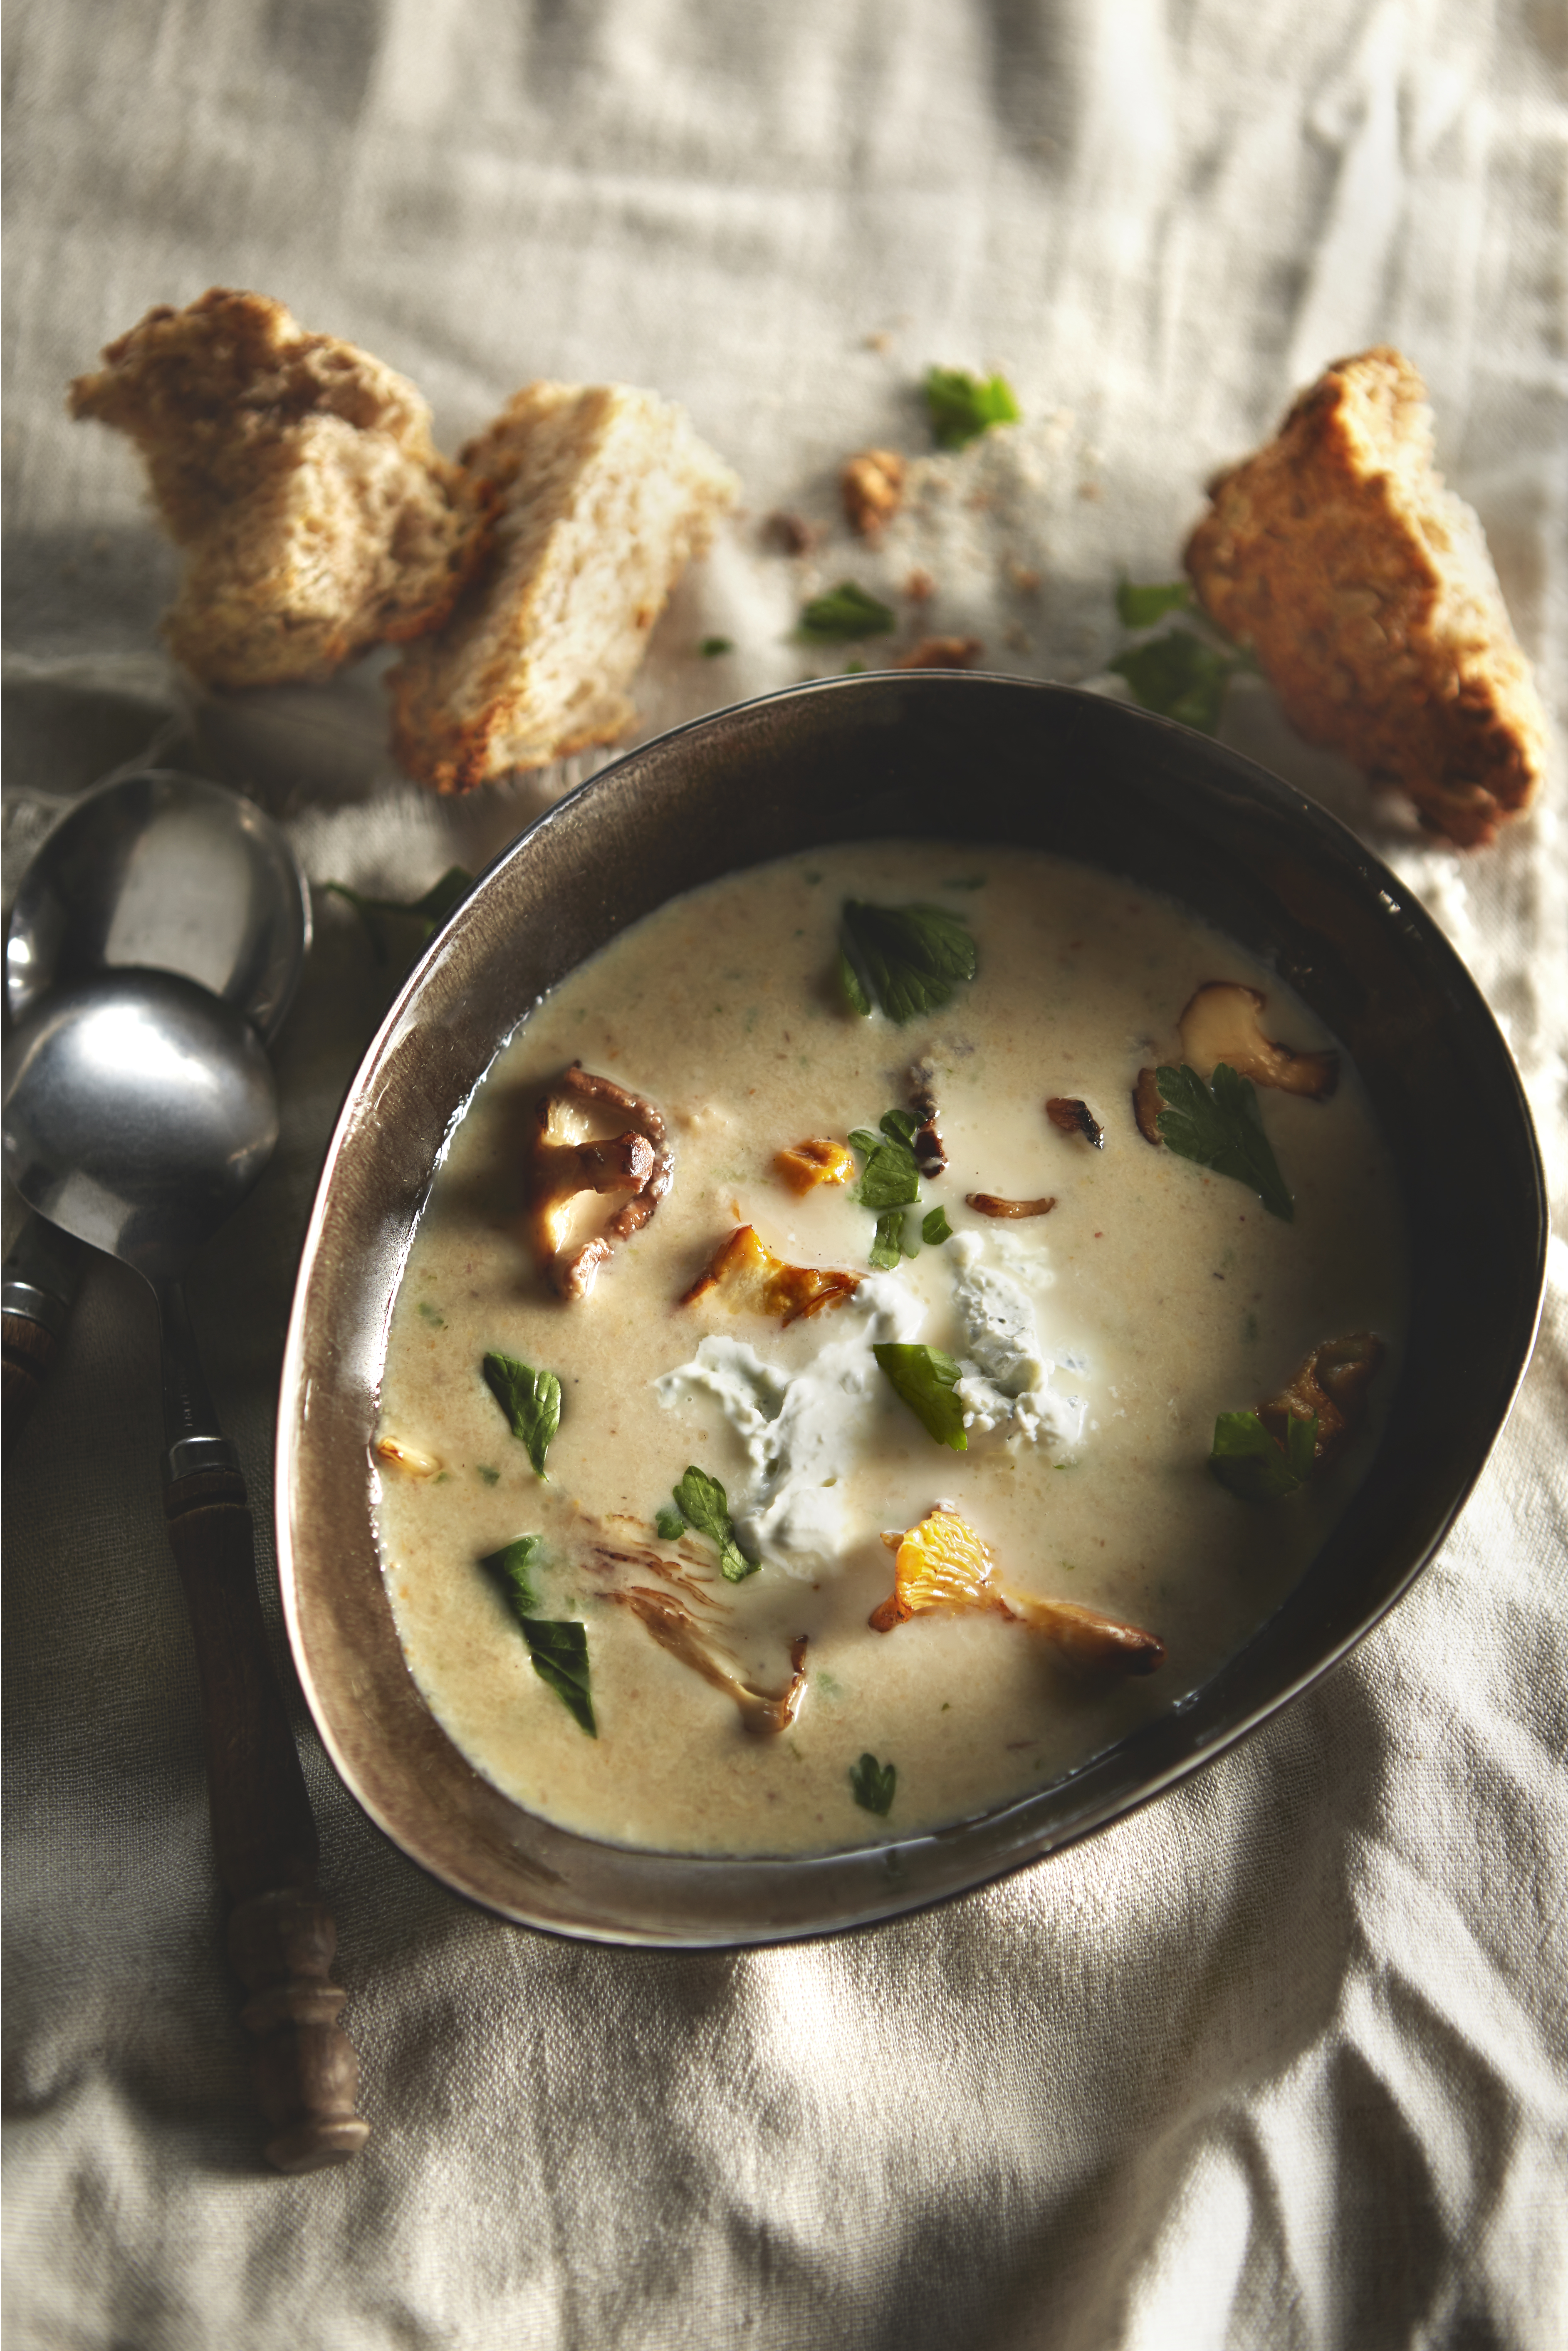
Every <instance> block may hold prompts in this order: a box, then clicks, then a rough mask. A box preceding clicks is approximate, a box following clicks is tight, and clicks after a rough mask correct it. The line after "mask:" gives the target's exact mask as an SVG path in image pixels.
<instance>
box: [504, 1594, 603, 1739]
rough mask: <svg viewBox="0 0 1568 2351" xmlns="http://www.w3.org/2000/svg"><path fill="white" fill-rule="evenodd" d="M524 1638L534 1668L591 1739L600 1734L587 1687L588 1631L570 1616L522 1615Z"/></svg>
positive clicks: (591, 1696) (519, 1620) (591, 1698)
mask: <svg viewBox="0 0 1568 2351" xmlns="http://www.w3.org/2000/svg"><path fill="white" fill-rule="evenodd" d="M517 1621H518V1623H519V1624H520V1625H522V1627H523V1638H524V1640H525V1641H526V1642H527V1644H528V1652H529V1655H530V1656H532V1658H533V1660H534V1671H535V1673H536V1674H537V1675H538V1677H539V1679H540V1680H541V1681H542V1682H548V1684H549V1686H550V1687H551V1688H552V1689H553V1690H554V1691H555V1693H556V1697H557V1698H559V1699H560V1701H561V1703H562V1705H563V1706H565V1707H567V1708H570V1710H571V1712H572V1713H573V1714H574V1715H575V1716H576V1719H577V1720H578V1721H579V1722H580V1723H581V1724H582V1726H583V1729H585V1730H586V1731H587V1734H588V1737H589V1738H590V1739H597V1737H598V1735H599V1731H598V1725H597V1722H596V1721H595V1720H594V1701H593V1695H592V1692H591V1691H590V1690H589V1687H588V1632H587V1625H578V1624H575V1623H574V1622H573V1621H572V1620H571V1619H570V1618H569V1617H567V1618H560V1617H546V1616H520V1617H519V1618H518V1620H517Z"/></svg>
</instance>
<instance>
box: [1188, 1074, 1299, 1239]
mask: <svg viewBox="0 0 1568 2351" xmlns="http://www.w3.org/2000/svg"><path fill="white" fill-rule="evenodd" d="M1154 1075H1155V1083H1156V1084H1157V1085H1158V1088H1159V1091H1160V1095H1161V1097H1162V1099H1163V1100H1164V1101H1165V1102H1167V1103H1168V1105H1169V1107H1168V1109H1165V1110H1162V1111H1161V1112H1160V1113H1159V1115H1158V1118H1157V1119H1156V1120H1155V1125H1156V1126H1157V1127H1158V1130H1159V1134H1160V1139H1161V1141H1162V1142H1164V1143H1168V1144H1169V1146H1170V1148H1171V1150H1172V1151H1174V1152H1175V1153H1176V1154H1177V1155H1178V1156H1179V1158H1182V1159H1195V1160H1196V1161H1197V1162H1198V1165H1199V1166H1200V1167H1212V1168H1213V1170H1214V1173H1215V1174H1216V1175H1232V1176H1234V1177H1235V1179H1236V1181H1237V1183H1238V1184H1245V1185H1246V1186H1248V1187H1249V1189H1250V1190H1251V1191H1254V1192H1256V1194H1257V1196H1258V1197H1259V1199H1260V1200H1262V1204H1263V1206H1264V1207H1265V1208H1267V1210H1268V1211H1269V1214H1270V1215H1271V1216H1272V1217H1282V1218H1283V1219H1284V1221H1285V1223H1286V1224H1287V1225H1288V1224H1290V1223H1291V1222H1292V1221H1293V1218H1294V1217H1295V1213H1296V1204H1295V1202H1294V1201H1293V1199H1292V1197H1291V1196H1290V1194H1289V1192H1288V1191H1287V1190H1286V1189H1285V1179H1284V1177H1283V1176H1282V1175H1281V1174H1280V1163H1279V1161H1278V1160H1277V1159H1276V1158H1275V1157H1274V1150H1273V1145H1272V1144H1271V1142H1270V1141H1269V1138H1268V1136H1267V1135H1266V1134H1264V1132H1263V1121H1262V1113H1260V1111H1259V1109H1258V1095H1257V1090H1256V1088H1255V1087H1254V1086H1253V1084H1252V1081H1251V1078H1242V1077H1238V1075H1237V1073H1236V1071H1234V1070H1233V1069H1232V1068H1231V1064H1230V1063H1229V1061H1218V1062H1216V1064H1215V1067H1214V1076H1213V1079H1212V1081H1211V1084H1212V1091H1210V1087H1209V1086H1206V1085H1205V1084H1204V1082H1203V1081H1202V1079H1201V1078H1200V1077H1199V1074H1198V1072H1197V1071H1196V1070H1192V1069H1189V1068H1188V1066H1187V1064H1186V1062H1185V1061H1184V1062H1183V1063H1182V1065H1181V1067H1180V1069H1179V1070H1176V1069H1172V1068H1170V1067H1169V1066H1168V1064H1162V1065H1161V1067H1160V1068H1159V1069H1158V1070H1157V1071H1155V1073H1154Z"/></svg>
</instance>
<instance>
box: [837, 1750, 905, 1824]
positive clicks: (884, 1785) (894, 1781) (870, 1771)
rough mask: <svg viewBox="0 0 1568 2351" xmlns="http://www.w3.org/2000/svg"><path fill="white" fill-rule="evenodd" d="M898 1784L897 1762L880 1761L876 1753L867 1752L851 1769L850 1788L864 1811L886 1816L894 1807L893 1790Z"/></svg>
mask: <svg viewBox="0 0 1568 2351" xmlns="http://www.w3.org/2000/svg"><path fill="white" fill-rule="evenodd" d="M897 1787H898V1765H897V1764H896V1763H878V1762H877V1758H876V1757H875V1755H872V1754H869V1753H867V1754H865V1755H863V1756H862V1757H861V1758H860V1761H859V1762H858V1763H854V1764H851V1766H850V1769H849V1789H850V1793H851V1794H852V1795H853V1796H854V1798H855V1801H856V1802H857V1804H858V1805H859V1807H860V1809H861V1811H862V1812H863V1813H881V1814H883V1815H884V1816H886V1814H887V1813H890V1812H891V1811H892V1809H893V1792H894V1791H895V1789H896V1788H897Z"/></svg>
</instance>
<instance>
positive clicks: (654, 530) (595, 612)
mask: <svg viewBox="0 0 1568 2351" xmlns="http://www.w3.org/2000/svg"><path fill="white" fill-rule="evenodd" d="M462 463H463V465H464V466H465V468H466V469H467V470H468V472H469V474H470V475H472V478H473V480H474V481H475V483H476V485H478V486H479V490H480V492H481V494H482V495H483V496H487V497H489V498H491V499H493V501H494V510H495V521H494V528H493V538H492V542H491V545H490V549H489V551H488V553H487V556H486V559H485V561H484V563H483V567H482V569H480V570H479V571H478V572H476V574H475V576H474V578H473V579H472V582H471V583H470V585H469V586H468V588H467V589H466V590H464V592H463V594H462V598H461V600H460V601H459V603H458V604H457V606H456V608H455V610H454V611H453V612H452V618H451V619H450V621H449V622H447V624H446V625H445V627H444V628H443V629H442V630H441V632H440V633H439V635H436V636H431V637H427V638H424V639H422V640H421V643H418V644H415V645H412V646H410V649H409V651H408V652H407V653H405V654H404V656H403V658H402V660H401V661H400V663H399V664H398V666H397V668H396V669H395V670H394V671H393V672H392V673H391V674H390V676H389V679H388V685H389V689H390V692H391V695H392V704H393V740H394V743H395V746H396V748H397V752H398V756H399V758H400V759H401V761H402V762H403V765H404V766H405V767H406V768H408V770H409V772H410V775H413V776H416V777H418V778H419V779H420V781H421V783H424V784H427V785H429V786H431V789H434V790H436V791H439V792H449V793H450V792H462V791H467V790H469V789H472V786H474V785H475V784H480V783H483V782H486V781H489V780H491V779H493V778H495V777H497V776H502V775H505V774H507V773H509V772H510V771H512V770H513V769H514V768H538V767H543V766H545V764H546V763H547V762H549V761H550V760H553V759H558V758H565V757H566V755H567V754H568V753H570V752H572V751H578V750H583V749H587V747H590V746H593V745H597V744H601V743H613V742H614V741H616V740H617V738H618V737H619V736H621V735H622V734H624V733H625V732H626V729H627V728H628V726H630V724H631V723H632V721H633V719H634V717H635V715H636V714H635V712H634V710H633V708H632V705H631V703H630V702H629V700H628V697H627V695H626V692H625V688H626V686H627V684H628V681H629V680H630V678H631V676H632V674H633V672H634V671H635V670H636V668H637V665H638V664H639V661H640V660H641V658H642V654H643V652H644V649H645V647H646V645H647V642H648V636H649V631H650V630H651V629H652V627H653V623H654V622H655V621H656V620H657V619H658V617H659V612H660V611H662V609H663V607H664V604H665V601H666V599H667V598H668V596H669V594H670V589H671V588H672V587H673V586H674V584H675V581H676V580H677V579H678V578H679V576H680V572H681V570H682V569H683V568H684V567H685V565H686V563H687V561H688V560H689V559H690V558H691V556H693V555H696V554H699V553H701V550H702V549H703V548H704V547H705V546H706V545H707V543H708V539H709V537H710V534H711V528H712V525H713V521H714V519H715V517H717V516H718V515H719V514H720V513H722V510H723V509H724V508H725V507H727V506H729V505H730V503H731V502H732V499H733V497H734V496H735V494H736V492H737V490H738V488H739V485H738V483H737V482H736V480H735V477H734V475H732V473H731V472H730V471H729V469H728V467H726V466H724V465H722V464H721V463H720V461H719V460H718V459H717V458H716V457H715V456H714V455H712V453H711V451H710V450H708V449H706V448H704V446H703V445H702V444H701V442H700V441H699V440H698V439H697V436H696V434H694V433H693V432H692V430H691V425H690V424H689V423H688V422H687V420H686V417H685V415H684V414H683V413H682V412H681V411H680V409H678V408H673V407H671V406H670V405H669V404H668V403H667V402H664V401H661V400H658V399H656V398H655V397H654V396H653V394H652V393H651V392H636V391H632V390H631V389H629V388H628V386H626V385H623V384H599V385H574V384H557V383H534V384H528V385H525V386H524V389H523V390H522V391H521V392H518V393H516V394H515V395H514V398H513V399H512V400H511V401H510V402H508V403H507V405H506V407H505V408H504V410H503V411H502V413H501V414H500V415H499V416H498V417H497V418H496V419H495V421H494V423H493V424H491V425H490V426H489V427H488V428H487V429H486V431H484V432H483V433H482V434H480V435H479V436H478V438H477V439H476V440H474V441H472V442H471V443H470V444H469V445H468V446H467V448H465V449H464V451H463V452H462Z"/></svg>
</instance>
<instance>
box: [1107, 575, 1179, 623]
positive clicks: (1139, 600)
mask: <svg viewBox="0 0 1568 2351" xmlns="http://www.w3.org/2000/svg"><path fill="white" fill-rule="evenodd" d="M1191 603H1192V590H1191V589H1190V588H1189V586H1188V584H1187V582H1186V580H1161V581H1160V583H1159V585H1158V587H1147V588H1140V587H1138V586H1137V584H1136V583H1135V582H1134V581H1133V580H1123V581H1122V583H1121V585H1120V587H1119V588H1118V589H1117V590H1116V618H1117V620H1118V621H1119V622H1121V624H1122V626H1123V628H1124V629H1152V628H1153V626H1154V624H1155V622H1157V621H1163V620H1164V618H1165V616H1166V614H1167V613H1168V612H1185V611H1188V610H1189V608H1190V606H1191Z"/></svg>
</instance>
